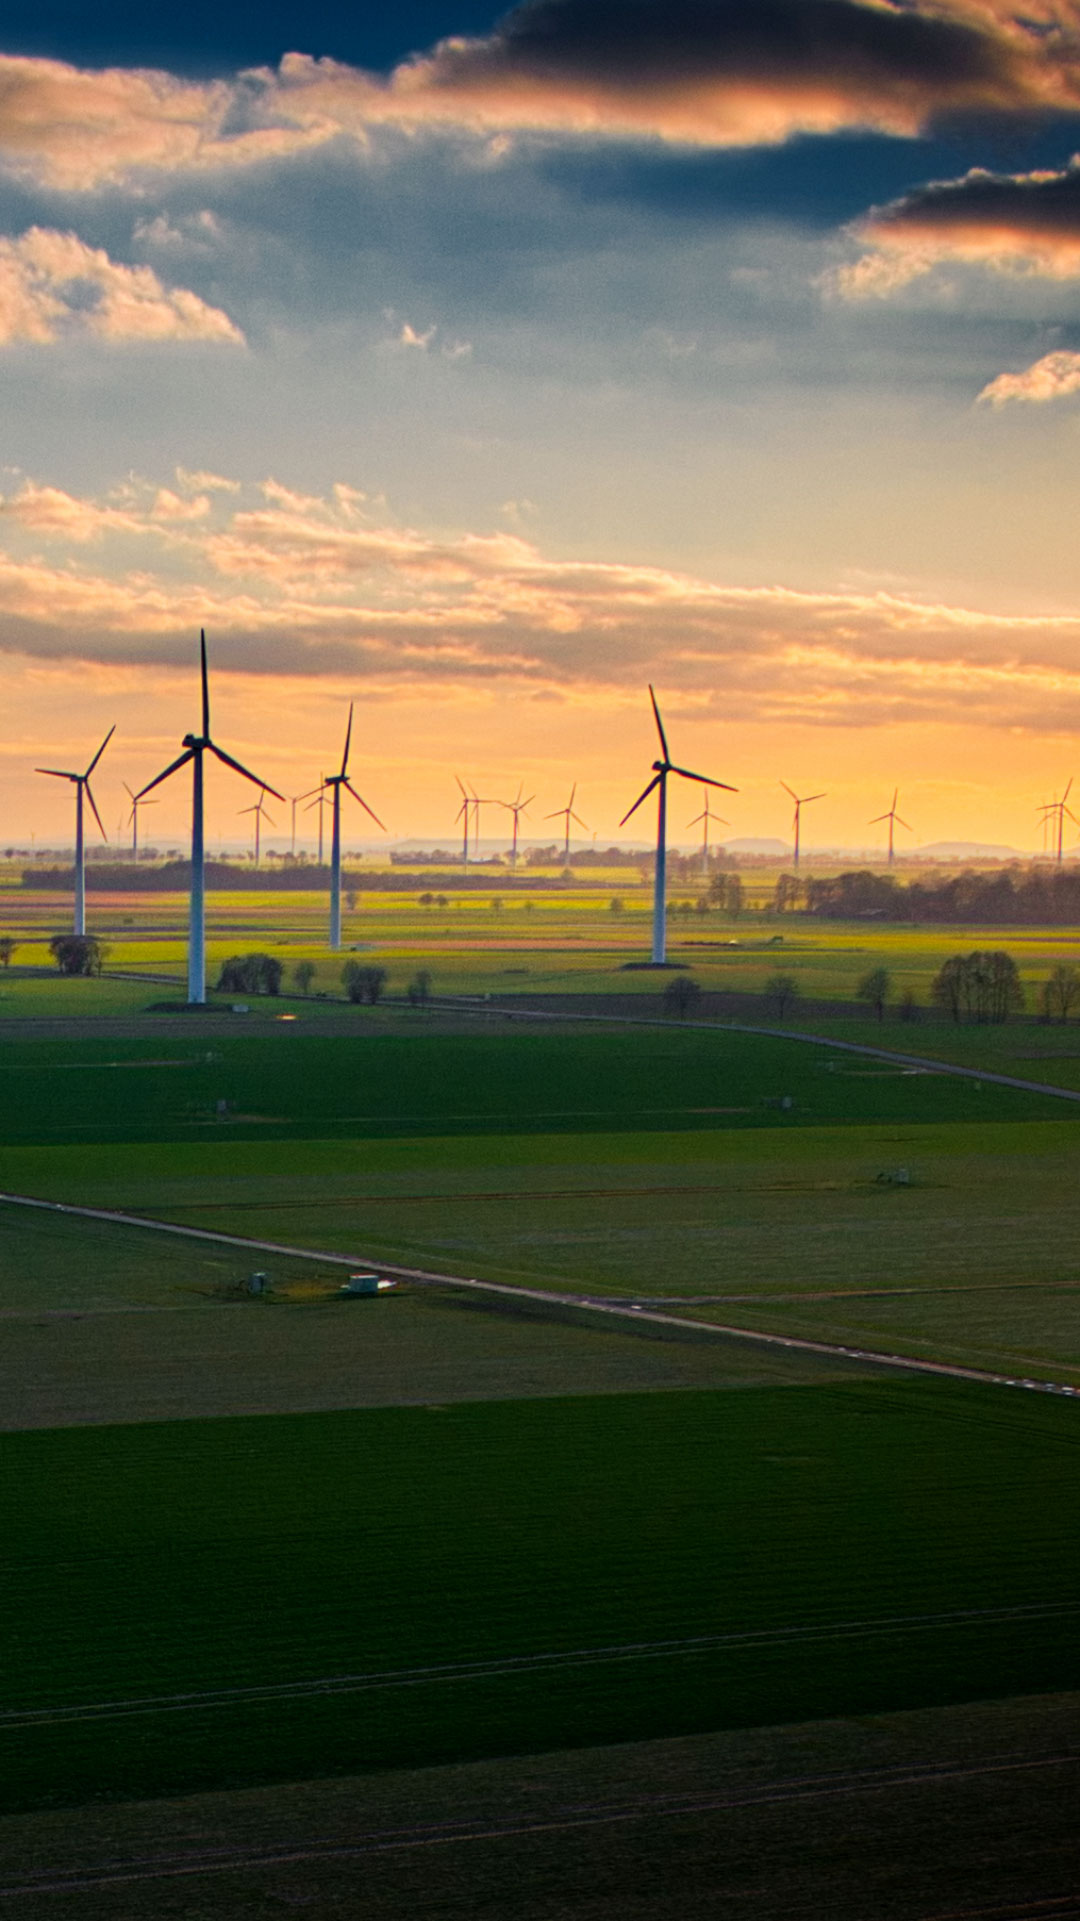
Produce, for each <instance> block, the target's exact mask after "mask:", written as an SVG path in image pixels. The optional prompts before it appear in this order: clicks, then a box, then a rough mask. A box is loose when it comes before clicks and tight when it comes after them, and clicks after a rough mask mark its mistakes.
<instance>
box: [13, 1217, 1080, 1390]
mask: <svg viewBox="0 0 1080 1921" xmlns="http://www.w3.org/2000/svg"><path fill="white" fill-rule="evenodd" d="M0 1206H9V1207H29V1208H36V1209H38V1210H39V1211H41V1212H44V1213H49V1214H70V1215H75V1216H77V1217H78V1218H80V1219H82V1220H89V1221H106V1222H108V1223H110V1224H111V1225H113V1226H116V1227H139V1228H143V1229H145V1230H148V1231H149V1232H151V1233H155V1234H171V1235H179V1236H180V1237H181V1238H182V1239H185V1240H193V1241H212V1242H214V1243H216V1244H218V1245H220V1246H224V1247H238V1248H243V1249H244V1250H245V1252H247V1253H251V1254H283V1255H285V1256H286V1257H287V1258H288V1259H290V1260H300V1261H321V1262H323V1263H325V1264H327V1265H331V1266H334V1267H345V1268H372V1269H374V1268H377V1269H378V1272H379V1273H380V1274H385V1275H387V1276H388V1277H390V1278H392V1279H395V1280H405V1281H413V1282H416V1283H419V1284H420V1285H421V1286H425V1287H455V1288H469V1289H472V1290H473V1291H474V1292H476V1293H478V1294H487V1295H493V1296H500V1297H502V1298H504V1299H506V1300H511V1301H535V1302H537V1303H538V1304H539V1305H541V1306H543V1307H546V1308H547V1309H549V1311H551V1312H552V1313H554V1314H560V1315H565V1314H567V1313H572V1314H573V1315H574V1316H575V1318H576V1317H578V1316H580V1315H587V1316H590V1317H591V1316H594V1315H595V1316H597V1317H606V1318H607V1319H609V1320H614V1321H621V1322H629V1323H630V1324H631V1325H633V1326H635V1327H640V1326H642V1325H643V1324H644V1325H646V1326H649V1325H651V1326H656V1327H662V1328H665V1329H671V1330H675V1331H678V1332H680V1333H686V1332H687V1331H690V1332H694V1333H697V1334H705V1335H712V1336H714V1337H715V1338H716V1339H718V1340H734V1341H748V1342H750V1343H752V1344H754V1345H756V1346H759V1347H778V1348H787V1349H789V1350H790V1351H793V1352H795V1353H799V1354H820V1355H824V1356H825V1357H827V1358H829V1359H832V1360H848V1361H854V1362H857V1363H859V1364H860V1365H863V1366H871V1367H882V1368H891V1369H893V1370H894V1371H896V1372H899V1373H902V1374H936V1375H942V1376H944V1377H945V1378H947V1379H949V1380H956V1381H981V1382H983V1383H986V1384H988V1385H991V1386H994V1387H1014V1388H1024V1389H1027V1390H1029V1391H1033V1392H1035V1393H1040V1394H1065V1395H1069V1396H1076V1397H1080V1388H1074V1387H1071V1386H1069V1384H1068V1383H1067V1382H1065V1381H1047V1380H1031V1379H1027V1378H1025V1379H1017V1378H1015V1377H1014V1376H1012V1375H1006V1374H994V1373H991V1372H989V1371H988V1370H986V1369H983V1368H977V1367H960V1366H954V1365H952V1364H950V1363H949V1362H947V1361H927V1360H921V1359H915V1358H913V1357H912V1356H910V1355H907V1354H882V1353H879V1352H877V1351H875V1350H874V1349H871V1348H861V1347H841V1346H839V1345H838V1344H837V1343H835V1342H830V1341H810V1340H807V1339H805V1338H804V1337H802V1336H797V1335H794V1334H772V1333H766V1332H765V1331H764V1330H763V1329H761V1328H749V1327H732V1326H729V1325H728V1324H726V1323H725V1322H722V1321H697V1320H692V1319H691V1318H690V1317H689V1316H687V1315H682V1314H665V1313H663V1312H662V1311H661V1310H660V1309H658V1308H655V1307H645V1306H643V1305H642V1304H641V1303H640V1302H637V1301H621V1300H619V1301H615V1300H608V1299H605V1298H604V1297H602V1296H598V1295H592V1294H564V1293H556V1292H554V1291H552V1290H551V1289H549V1288H542V1287H509V1286H507V1285H506V1283H505V1282H502V1281H482V1280H478V1279H477V1278H476V1276H475V1275H461V1274H435V1273H432V1272H431V1271H429V1270H428V1269H426V1268H420V1267H397V1266H391V1265H389V1264H388V1263H387V1262H386V1261H372V1260H370V1259H369V1258H368V1256H367V1255H365V1254H333V1253H327V1252H326V1250H325V1249H323V1248H312V1247H292V1246H289V1245H287V1244H286V1243H284V1242H282V1241H262V1240H252V1239H249V1238H248V1237H247V1236H246V1235H242V1234H221V1233H217V1232H216V1231H215V1230H214V1229H212V1228H207V1227H181V1226H178V1225H177V1224H176V1223H175V1222H173V1221H156V1220H150V1219H148V1218H147V1217H146V1216H144V1215H141V1214H124V1213H121V1212H120V1211H119V1210H117V1209H114V1208H105V1207H75V1206H72V1205H69V1204H68V1203H67V1202H65V1201H44V1200H39V1199H37V1198H36V1197H35V1196H32V1195H29V1194H6V1193H3V1192H0Z"/></svg>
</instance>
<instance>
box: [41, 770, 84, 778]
mask: <svg viewBox="0 0 1080 1921" xmlns="http://www.w3.org/2000/svg"><path fill="white" fill-rule="evenodd" d="M34 772H35V774H51V775H52V776H53V779H54V780H81V779H82V775H81V774H69V773H66V772H65V770H64V769H63V768H62V767H35V768H34Z"/></svg>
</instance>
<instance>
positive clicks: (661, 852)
mask: <svg viewBox="0 0 1080 1921" xmlns="http://www.w3.org/2000/svg"><path fill="white" fill-rule="evenodd" d="M649 699H650V700H651V701H652V710H653V716H654V719H655V721H656V731H657V733H658V734H659V736H660V748H661V752H662V754H663V759H662V760H654V761H653V778H652V780H651V781H650V782H649V784H648V786H647V787H646V788H645V790H644V792H643V793H641V794H639V795H638V797H637V799H636V801H635V802H634V805H633V806H632V807H631V809H630V812H629V813H628V814H624V815H623V817H622V819H621V821H620V822H619V826H620V827H625V826H626V823H627V821H628V820H629V819H630V816H631V815H632V814H636V813H637V810H638V808H639V807H640V806H641V803H642V801H644V800H648V798H649V795H650V794H651V793H652V791H653V789H654V787H656V788H659V790H660V792H659V799H658V805H657V819H656V877H655V881H654V883H653V925H652V964H653V966H654V967H664V966H666V965H667V783H668V775H669V774H678V775H679V777H680V779H682V780H696V781H700V783H701V785H702V786H703V787H721V788H723V790H724V792H725V793H726V794H737V793H738V791H739V790H738V788H737V787H732V786H730V785H729V783H728V782H727V781H726V780H712V779H711V778H710V776H709V775H708V774H693V773H691V772H690V769H689V768H688V767H676V765H675V762H674V761H673V760H672V758H671V755H670V754H669V753H668V744H667V735H666V734H665V732H664V723H663V721H662V720H661V718H660V709H659V707H658V706H657V704H656V695H655V694H654V692H653V690H652V688H651V687H650V688H649Z"/></svg>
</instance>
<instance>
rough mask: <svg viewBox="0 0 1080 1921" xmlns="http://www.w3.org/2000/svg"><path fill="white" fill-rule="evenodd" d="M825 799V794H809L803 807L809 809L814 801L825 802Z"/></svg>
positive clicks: (804, 800)
mask: <svg viewBox="0 0 1080 1921" xmlns="http://www.w3.org/2000/svg"><path fill="white" fill-rule="evenodd" d="M824 799H825V796H824V794H807V795H806V796H805V797H804V799H803V806H804V807H809V805H810V802H811V801H812V800H824Z"/></svg>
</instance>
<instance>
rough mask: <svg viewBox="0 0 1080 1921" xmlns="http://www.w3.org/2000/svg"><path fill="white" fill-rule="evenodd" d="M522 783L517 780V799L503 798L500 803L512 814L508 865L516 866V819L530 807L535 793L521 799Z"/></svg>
mask: <svg viewBox="0 0 1080 1921" xmlns="http://www.w3.org/2000/svg"><path fill="white" fill-rule="evenodd" d="M522 785H523V783H522V782H520V781H519V782H518V790H517V799H516V800H504V801H503V802H502V805H503V806H504V807H505V808H506V809H507V811H508V812H509V813H511V814H513V816H514V838H513V841H512V842H511V845H510V865H511V867H516V866H517V844H518V820H519V817H520V816H521V815H522V814H524V813H526V812H527V811H528V809H529V808H530V807H531V805H532V803H533V801H534V800H535V799H536V795H535V794H530V795H529V798H528V800H522V798H521V789H522Z"/></svg>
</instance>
